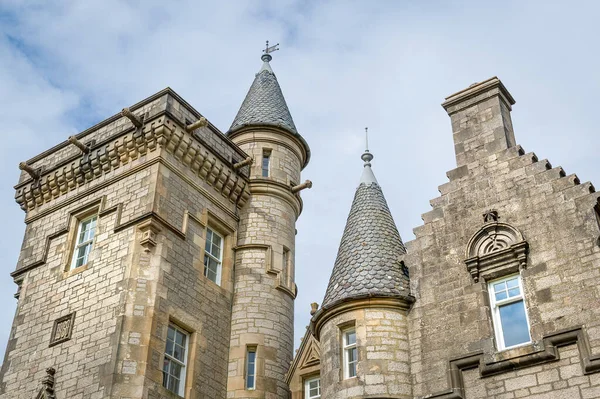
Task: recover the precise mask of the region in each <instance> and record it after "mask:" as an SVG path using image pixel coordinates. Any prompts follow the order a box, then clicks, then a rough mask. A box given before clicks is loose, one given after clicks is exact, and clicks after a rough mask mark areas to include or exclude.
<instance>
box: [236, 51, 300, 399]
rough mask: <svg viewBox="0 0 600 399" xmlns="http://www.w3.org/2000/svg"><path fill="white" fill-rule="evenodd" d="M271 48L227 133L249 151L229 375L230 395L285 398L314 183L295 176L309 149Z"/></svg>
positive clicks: (238, 253)
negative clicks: (303, 225) (306, 192)
mask: <svg viewBox="0 0 600 399" xmlns="http://www.w3.org/2000/svg"><path fill="white" fill-rule="evenodd" d="M275 47H276V46H273V47H270V48H269V47H268V45H267V50H266V51H265V54H263V55H262V57H261V59H262V61H263V65H262V67H261V68H260V70H259V71H258V73H257V74H256V77H255V79H254V82H253V83H252V86H251V87H250V90H249V91H248V94H247V95H246V98H245V100H244V102H243V103H242V106H241V107H240V110H239V112H238V113H237V116H236V117H235V119H234V121H233V123H232V125H231V128H230V130H229V132H228V133H227V135H228V137H229V138H230V139H231V140H232V141H233V142H234V143H236V144H237V145H238V146H239V147H240V148H242V149H243V150H244V151H245V152H246V153H247V154H249V155H250V157H252V158H253V163H252V166H251V168H250V180H249V188H250V192H251V198H250V200H249V202H248V203H247V204H246V206H245V207H244V208H243V209H242V210H241V212H240V222H239V230H238V242H237V247H236V258H235V284H234V286H235V289H234V300H233V310H232V320H231V344H230V354H229V379H228V381H229V382H228V395H229V396H228V397H235V398H287V395H288V387H287V385H286V383H285V382H284V381H285V378H284V376H285V373H286V372H287V370H288V368H289V365H290V362H291V360H292V355H293V353H292V352H293V326H294V299H295V297H296V292H297V288H296V284H295V282H294V281H295V279H294V274H295V273H294V270H295V262H294V257H295V256H294V255H295V234H296V228H295V225H296V220H297V218H298V216H299V215H300V213H301V211H302V200H301V199H300V195H299V194H300V191H301V190H303V189H305V188H310V186H311V185H312V183H310V181H307V182H304V183H302V182H301V180H300V172H301V170H302V169H303V168H304V167H305V166H306V165H307V163H308V161H309V157H310V149H309V147H308V144H307V143H306V141H305V140H304V139H303V138H302V136H300V134H299V133H298V131H297V129H296V125H295V124H294V121H293V119H292V116H291V114H290V112H289V109H288V107H287V104H286V101H285V98H284V97H283V93H282V92H281V88H280V87H279V83H278V82H277V78H276V77H275V74H274V73H273V70H272V69H271V66H270V64H269V63H270V61H271V60H272V56H271V54H270V53H271V52H272V51H274V50H275V49H276V48H275Z"/></svg>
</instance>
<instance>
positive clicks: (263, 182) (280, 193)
mask: <svg viewBox="0 0 600 399" xmlns="http://www.w3.org/2000/svg"><path fill="white" fill-rule="evenodd" d="M249 187H250V192H251V193H252V194H268V195H273V196H276V197H279V198H281V199H282V200H284V201H286V202H287V203H288V204H290V205H291V206H292V208H294V212H295V214H296V219H298V217H299V216H300V214H301V213H302V206H303V203H302V198H300V195H298V194H294V193H292V187H291V186H288V185H285V184H283V183H279V182H277V181H275V180H271V179H250V184H249Z"/></svg>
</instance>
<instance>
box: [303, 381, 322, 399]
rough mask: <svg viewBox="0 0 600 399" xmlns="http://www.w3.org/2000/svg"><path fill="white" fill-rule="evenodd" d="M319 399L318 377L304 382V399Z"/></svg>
mask: <svg viewBox="0 0 600 399" xmlns="http://www.w3.org/2000/svg"><path fill="white" fill-rule="evenodd" d="M320 397H321V379H320V378H319V377H316V378H311V379H309V380H306V382H305V383H304V398H305V399H318V398H320Z"/></svg>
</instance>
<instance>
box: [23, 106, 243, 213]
mask: <svg viewBox="0 0 600 399" xmlns="http://www.w3.org/2000/svg"><path fill="white" fill-rule="evenodd" d="M157 150H164V151H166V152H168V153H170V154H172V155H173V156H174V157H175V158H176V159H178V160H179V161H180V162H182V163H183V164H184V165H186V166H188V167H189V168H190V170H191V171H192V173H194V175H196V176H198V177H199V178H200V179H202V180H203V181H205V182H206V183H208V184H209V185H211V186H213V187H214V188H215V189H216V190H217V191H218V192H220V194H221V195H222V196H224V197H226V198H227V199H228V200H229V201H231V202H232V203H235V204H236V206H238V207H239V208H241V207H243V206H244V204H245V203H246V202H247V200H248V198H249V197H250V191H249V189H248V180H247V178H246V177H245V176H243V175H240V174H238V173H237V172H236V171H235V170H234V168H233V165H232V164H231V162H228V161H226V160H224V159H222V157H220V156H218V155H215V153H213V152H212V151H211V150H210V149H209V147H208V146H206V145H204V143H203V142H200V141H199V140H198V138H197V137H195V136H193V135H192V134H190V133H187V132H186V131H185V129H183V128H181V127H180V126H179V125H178V124H177V123H176V122H175V121H173V120H172V119H171V118H169V117H168V115H167V114H166V113H165V114H163V115H161V116H158V117H156V118H155V119H153V120H152V121H149V122H145V124H144V126H143V127H142V128H140V129H129V130H127V131H125V132H124V133H123V134H122V135H120V136H119V137H117V138H112V139H111V140H109V141H107V142H103V143H100V144H98V145H95V146H93V147H92V148H91V149H90V152H89V153H87V154H83V155H82V156H79V157H77V158H72V159H70V160H68V162H67V163H61V164H60V165H58V166H56V167H54V168H52V169H51V170H46V171H44V172H43V173H42V174H41V176H40V177H39V178H38V179H36V180H33V179H30V180H27V181H25V182H23V183H21V184H19V185H17V186H16V187H15V188H16V194H15V200H16V202H17V203H18V204H19V205H20V206H21V208H22V209H23V210H25V211H26V212H29V211H31V210H33V209H35V208H36V207H39V206H41V205H43V204H45V203H48V202H51V201H53V200H56V199H57V198H59V197H63V196H65V195H66V194H67V193H69V192H71V191H74V190H76V189H78V188H79V187H81V186H83V185H85V184H87V183H89V182H90V181H92V180H95V179H98V178H99V177H101V176H103V175H105V174H106V173H109V172H111V171H113V170H115V169H118V168H119V167H121V166H123V165H126V164H127V163H129V162H132V161H134V160H136V159H138V158H140V157H142V156H145V155H147V154H149V153H152V152H154V151H157Z"/></svg>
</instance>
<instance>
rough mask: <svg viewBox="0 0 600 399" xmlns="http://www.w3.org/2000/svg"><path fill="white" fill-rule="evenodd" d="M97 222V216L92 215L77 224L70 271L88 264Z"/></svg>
mask: <svg viewBox="0 0 600 399" xmlns="http://www.w3.org/2000/svg"><path fill="white" fill-rule="evenodd" d="M97 221H98V216H97V215H93V216H90V217H88V218H85V219H82V220H81V221H80V222H79V225H78V226H77V237H76V241H75V248H74V249H73V259H72V260H71V269H76V268H78V267H81V266H84V265H85V264H87V263H88V260H89V256H90V252H91V251H92V245H93V242H94V235H95V234H96V223H97Z"/></svg>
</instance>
